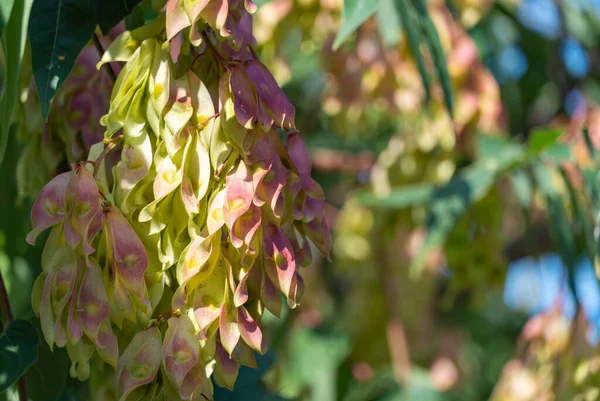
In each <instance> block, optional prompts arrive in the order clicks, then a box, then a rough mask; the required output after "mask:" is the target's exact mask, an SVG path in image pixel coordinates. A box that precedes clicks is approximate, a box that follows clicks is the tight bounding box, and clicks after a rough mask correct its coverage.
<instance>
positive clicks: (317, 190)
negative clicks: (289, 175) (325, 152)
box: [300, 174, 325, 199]
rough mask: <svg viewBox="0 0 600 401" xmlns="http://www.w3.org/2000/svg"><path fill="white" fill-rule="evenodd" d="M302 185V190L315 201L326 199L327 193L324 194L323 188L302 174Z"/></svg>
mask: <svg viewBox="0 0 600 401" xmlns="http://www.w3.org/2000/svg"><path fill="white" fill-rule="evenodd" d="M300 183H301V184H302V189H303V190H304V192H306V194H307V195H308V196H309V197H311V198H315V199H325V193H324V192H323V188H321V186H320V185H319V184H318V183H317V182H316V181H315V180H313V179H312V178H310V176H308V175H304V174H300Z"/></svg>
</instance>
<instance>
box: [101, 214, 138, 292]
mask: <svg viewBox="0 0 600 401" xmlns="http://www.w3.org/2000/svg"><path fill="white" fill-rule="evenodd" d="M104 219H105V226H106V227H105V233H106V236H107V241H108V244H107V247H110V248H111V256H112V267H113V269H114V271H115V272H116V275H117V278H118V279H119V281H121V282H122V283H123V285H124V286H125V287H126V288H127V290H129V291H130V292H131V293H132V294H133V295H134V296H136V297H137V299H138V300H139V301H140V302H142V303H149V301H148V300H146V299H145V289H146V285H145V282H144V272H145V271H146V268H147V267H148V255H147V254H146V249H145V248H144V244H142V241H140V239H139V238H138V236H137V234H136V233H135V231H133V228H131V226H130V225H129V222H128V221H127V219H125V217H124V216H123V215H122V214H121V212H119V211H118V210H117V209H115V208H111V209H109V210H107V211H105V212H104Z"/></svg>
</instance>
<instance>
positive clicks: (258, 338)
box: [237, 306, 265, 354]
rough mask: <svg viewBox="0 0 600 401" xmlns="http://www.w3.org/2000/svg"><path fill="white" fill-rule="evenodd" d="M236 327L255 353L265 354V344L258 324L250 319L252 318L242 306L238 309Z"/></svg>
mask: <svg viewBox="0 0 600 401" xmlns="http://www.w3.org/2000/svg"><path fill="white" fill-rule="evenodd" d="M237 311H238V326H239V330H240V335H241V336H242V338H243V339H244V341H245V342H246V344H248V345H249V346H250V348H252V349H253V350H255V351H256V352H259V353H261V354H262V353H264V352H265V343H264V341H263V335H262V331H261V330H260V327H259V326H258V324H257V323H256V322H255V321H254V319H252V316H250V314H249V313H248V311H247V310H246V308H244V307H243V306H241V307H239V308H238V310H237Z"/></svg>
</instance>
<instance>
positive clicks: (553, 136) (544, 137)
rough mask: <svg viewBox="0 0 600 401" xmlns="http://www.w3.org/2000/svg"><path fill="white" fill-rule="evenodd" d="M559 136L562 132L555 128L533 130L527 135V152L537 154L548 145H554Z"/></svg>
mask: <svg viewBox="0 0 600 401" xmlns="http://www.w3.org/2000/svg"><path fill="white" fill-rule="evenodd" d="M561 135H562V130H559V129H557V128H541V129H535V130H533V131H532V132H531V134H530V135H529V145H528V147H527V152H528V153H529V154H538V153H540V152H541V151H542V150H544V149H545V148H547V147H549V146H550V145H553V144H555V143H556V141H557V140H558V138H559V137H560V136H561Z"/></svg>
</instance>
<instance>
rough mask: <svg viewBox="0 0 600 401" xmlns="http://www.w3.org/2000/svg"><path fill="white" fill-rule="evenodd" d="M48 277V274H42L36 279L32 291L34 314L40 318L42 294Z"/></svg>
mask: <svg viewBox="0 0 600 401" xmlns="http://www.w3.org/2000/svg"><path fill="white" fill-rule="evenodd" d="M46 277H48V273H46V272H42V273H41V274H40V275H39V276H38V278H36V279H35V282H34V283H33V289H32V290H31V307H32V308H33V313H35V315H36V316H38V317H39V316H40V305H41V303H42V293H43V292H44V283H45V282H46Z"/></svg>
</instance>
